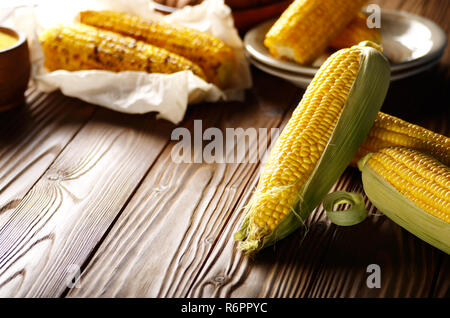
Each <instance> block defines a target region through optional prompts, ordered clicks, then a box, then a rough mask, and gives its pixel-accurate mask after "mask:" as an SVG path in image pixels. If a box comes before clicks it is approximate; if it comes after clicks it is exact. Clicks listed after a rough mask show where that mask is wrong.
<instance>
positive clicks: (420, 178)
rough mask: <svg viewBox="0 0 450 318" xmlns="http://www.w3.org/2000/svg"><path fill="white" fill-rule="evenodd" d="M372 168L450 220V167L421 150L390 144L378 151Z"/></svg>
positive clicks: (408, 196) (415, 200) (370, 162)
mask: <svg viewBox="0 0 450 318" xmlns="http://www.w3.org/2000/svg"><path fill="white" fill-rule="evenodd" d="M367 164H368V165H369V167H370V168H371V169H372V170H373V171H374V172H375V173H376V174H378V175H379V176H381V177H382V178H383V179H384V180H386V181H387V182H389V183H390V184H391V185H392V186H393V187H394V188H395V189H396V190H397V191H398V192H400V193H401V194H402V195H403V196H404V197H405V198H406V199H408V200H409V201H410V202H412V203H414V204H415V205H416V206H418V207H419V208H421V209H422V210H424V211H426V212H428V213H429V214H431V215H433V216H435V217H437V218H439V219H441V220H443V221H445V222H447V223H450V168H449V167H448V166H446V165H444V164H442V163H441V162H439V161H438V160H436V159H435V158H433V157H431V156H428V155H426V154H424V153H421V152H419V151H417V150H413V149H408V148H403V147H390V148H384V149H382V150H380V151H378V152H376V153H374V154H373V155H372V156H371V157H370V158H369V160H368V161H367Z"/></svg>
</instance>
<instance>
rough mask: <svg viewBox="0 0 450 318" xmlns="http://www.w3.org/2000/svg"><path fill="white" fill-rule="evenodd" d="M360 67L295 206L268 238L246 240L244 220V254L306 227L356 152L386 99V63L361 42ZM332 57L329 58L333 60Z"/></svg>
mask: <svg viewBox="0 0 450 318" xmlns="http://www.w3.org/2000/svg"><path fill="white" fill-rule="evenodd" d="M359 46H360V47H363V51H362V53H361V59H360V67H359V71H358V74H357V76H356V79H355V81H354V83H353V85H352V87H351V90H350V93H349V95H348V98H347V100H346V103H345V106H344V108H343V110H342V112H341V115H340V117H339V119H338V122H337V124H336V126H335V129H334V131H333V134H332V137H331V138H330V139H329V141H328V144H327V146H326V147H325V149H324V151H323V152H322V155H321V157H320V158H319V161H318V163H317V164H316V166H315V167H314V170H313V172H312V174H311V175H310V177H309V178H308V180H307V182H305V183H304V185H303V186H302V188H301V191H300V193H298V195H297V198H298V201H297V203H296V204H295V205H294V206H293V207H292V209H291V212H290V213H288V215H286V216H285V217H284V218H283V219H282V220H281V222H280V223H278V225H276V227H275V229H274V230H273V231H272V233H270V234H269V235H265V236H264V237H261V238H260V239H258V240H250V239H248V235H249V231H250V229H249V217H250V215H249V214H247V215H246V216H245V217H244V220H243V222H242V225H241V227H240V230H239V231H238V232H237V233H235V236H234V239H235V240H237V241H241V243H240V245H239V248H240V249H241V250H243V251H244V252H247V253H252V252H256V251H258V250H260V249H262V248H264V247H267V246H270V245H272V244H274V243H275V242H277V241H279V240H281V239H282V238H284V237H286V236H287V235H289V234H290V233H292V232H293V231H294V230H296V229H297V228H299V227H300V226H301V225H303V224H304V223H305V220H306V219H307V217H308V216H309V214H310V213H311V212H312V211H313V210H314V209H315V208H316V207H317V206H318V205H319V204H320V203H321V201H322V200H323V198H324V197H325V196H326V194H327V193H328V192H329V190H330V189H331V187H332V186H333V184H334V183H335V182H336V181H337V180H338V178H339V177H340V176H341V174H342V173H343V172H344V170H345V169H346V167H347V166H348V165H349V163H350V162H351V160H352V158H353V156H354V155H355V154H356V152H357V151H358V149H359V147H360V146H361V144H362V143H363V141H364V139H365V137H366V135H367V134H368V132H369V130H370V128H371V127H372V124H373V123H374V121H375V118H376V117H377V114H378V111H379V110H380V108H381V105H382V103H383V101H384V98H385V96H386V93H387V90H388V87H389V80H390V68H389V63H388V62H387V60H386V59H385V58H384V56H383V55H382V54H381V53H380V51H379V47H378V46H377V45H376V44H373V43H371V42H362V43H360V44H359ZM332 57H333V56H331V57H330V58H332Z"/></svg>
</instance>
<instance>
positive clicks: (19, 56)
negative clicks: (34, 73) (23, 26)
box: [0, 26, 31, 112]
mask: <svg viewBox="0 0 450 318" xmlns="http://www.w3.org/2000/svg"><path fill="white" fill-rule="evenodd" d="M0 32H3V33H6V34H9V35H11V36H13V37H15V38H16V39H17V42H16V43H14V44H13V45H12V46H10V47H7V48H5V49H3V50H0V112H1V111H5V110H8V109H11V108H14V107H16V106H18V105H20V104H22V103H24V93H25V90H26V89H27V87H28V81H29V79H30V71H31V65H30V57H29V55H30V54H29V50H28V44H27V39H26V37H25V35H24V34H23V33H21V32H19V31H17V30H14V29H12V28H7V27H3V26H0Z"/></svg>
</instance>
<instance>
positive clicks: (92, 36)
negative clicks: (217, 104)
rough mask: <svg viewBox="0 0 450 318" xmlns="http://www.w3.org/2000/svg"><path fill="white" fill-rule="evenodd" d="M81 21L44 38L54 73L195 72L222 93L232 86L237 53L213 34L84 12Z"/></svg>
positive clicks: (48, 65)
mask: <svg viewBox="0 0 450 318" xmlns="http://www.w3.org/2000/svg"><path fill="white" fill-rule="evenodd" d="M79 20H80V22H81V23H74V24H71V25H60V26H56V27H53V28H50V29H48V30H46V32H44V33H43V34H42V35H41V37H40V40H41V42H42V48H43V51H44V54H45V67H46V68H47V69H49V70H50V71H55V70H58V69H64V70H68V71H78V70H90V69H99V70H109V71H113V72H120V71H144V72H148V73H166V74H167V73H175V72H178V71H183V70H190V71H192V72H193V73H194V74H195V75H197V76H199V77H201V78H202V79H204V80H206V81H208V82H210V83H213V84H215V85H216V86H218V87H220V88H226V87H228V86H229V84H230V80H231V77H232V75H233V71H234V67H235V57H234V53H233V50H232V48H231V47H229V46H228V45H226V44H225V43H224V42H222V41H221V40H219V39H217V38H215V37H213V36H211V35H209V34H206V33H204V32H200V31H197V30H194V29H190V28H186V27H182V26H174V25H169V24H166V23H164V22H158V21H148V20H145V19H143V18H140V17H138V16H133V15H129V14H126V13H121V12H113V11H83V12H81V13H80V15H79Z"/></svg>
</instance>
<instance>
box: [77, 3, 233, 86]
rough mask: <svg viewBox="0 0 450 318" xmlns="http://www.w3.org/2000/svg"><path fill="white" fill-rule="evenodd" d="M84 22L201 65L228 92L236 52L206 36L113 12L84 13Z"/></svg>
mask: <svg viewBox="0 0 450 318" xmlns="http://www.w3.org/2000/svg"><path fill="white" fill-rule="evenodd" d="M79 18H80V22H82V23H85V24H89V25H92V26H95V27H98V28H101V29H105V30H109V31H113V32H117V33H120V34H122V35H126V36H130V37H133V38H135V39H137V40H141V41H144V42H146V43H149V44H152V45H155V46H158V47H162V48H164V49H166V50H168V51H170V52H174V53H176V54H179V55H181V56H183V57H185V58H187V59H189V60H191V61H193V62H194V63H196V64H198V65H199V66H200V67H201V68H202V70H203V72H204V73H205V75H206V78H207V80H208V81H209V82H211V83H214V84H216V85H217V86H218V87H221V88H226V87H227V86H228V85H229V84H230V81H231V77H232V75H233V71H234V67H235V59H234V53H233V50H232V49H231V48H230V47H229V46H228V45H226V44H225V43H224V42H222V41H221V40H219V39H218V38H216V37H213V36H211V35H209V34H206V33H204V32H200V31H197V30H194V29H190V28H186V27H183V26H175V25H171V24H167V23H164V22H159V21H147V20H145V19H143V18H140V17H138V16H134V15H129V14H126V13H121V12H113V11H83V12H80V17H79Z"/></svg>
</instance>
